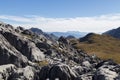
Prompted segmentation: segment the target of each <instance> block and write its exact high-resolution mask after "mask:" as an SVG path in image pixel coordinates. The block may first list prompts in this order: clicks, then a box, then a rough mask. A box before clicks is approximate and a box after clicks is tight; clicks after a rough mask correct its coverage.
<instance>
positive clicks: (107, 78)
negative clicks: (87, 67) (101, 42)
mask: <svg viewBox="0 0 120 80" xmlns="http://www.w3.org/2000/svg"><path fill="white" fill-rule="evenodd" d="M117 77H118V74H117V73H116V72H114V71H111V70H109V69H108V68H103V67H101V68H99V69H98V70H97V71H96V73H95V75H94V79H93V80H119V79H117Z"/></svg>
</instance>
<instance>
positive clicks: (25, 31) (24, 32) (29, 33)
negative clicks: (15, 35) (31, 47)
mask: <svg viewBox="0 0 120 80" xmlns="http://www.w3.org/2000/svg"><path fill="white" fill-rule="evenodd" d="M22 33H23V34H26V35H30V36H32V35H34V33H33V32H32V31H30V30H23V32H22Z"/></svg>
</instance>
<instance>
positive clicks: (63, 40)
mask: <svg viewBox="0 0 120 80" xmlns="http://www.w3.org/2000/svg"><path fill="white" fill-rule="evenodd" d="M58 41H59V42H62V43H64V44H69V41H68V40H67V39H66V38H65V37H63V36H61V37H60V38H59V39H58Z"/></svg>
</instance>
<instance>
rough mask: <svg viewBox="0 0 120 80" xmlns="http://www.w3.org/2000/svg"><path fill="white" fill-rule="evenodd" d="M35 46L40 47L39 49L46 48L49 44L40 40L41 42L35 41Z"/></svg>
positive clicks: (48, 47)
mask: <svg viewBox="0 0 120 80" xmlns="http://www.w3.org/2000/svg"><path fill="white" fill-rule="evenodd" d="M36 46H37V47H38V48H39V49H41V50H43V49H44V50H48V49H50V45H49V44H47V43H44V42H42V43H40V42H39V43H36Z"/></svg>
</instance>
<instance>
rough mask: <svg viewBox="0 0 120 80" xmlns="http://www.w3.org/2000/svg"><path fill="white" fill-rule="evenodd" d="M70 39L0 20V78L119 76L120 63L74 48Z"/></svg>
mask: <svg viewBox="0 0 120 80" xmlns="http://www.w3.org/2000/svg"><path fill="white" fill-rule="evenodd" d="M39 32H40V33H39ZM46 35H47V36H46ZM90 35H93V34H89V35H88V36H90ZM71 39H75V38H69V39H68V38H66V37H63V36H62V37H60V38H59V39H58V40H55V39H51V38H50V37H49V35H48V34H46V33H44V32H43V31H42V30H37V31H36V30H33V29H24V28H23V27H20V26H19V27H17V28H14V27H13V26H12V25H10V24H5V23H0V80H120V65H118V64H116V63H115V62H114V61H113V60H110V59H109V60H102V59H100V58H99V57H97V56H96V55H92V56H90V55H88V54H87V53H85V52H84V51H82V50H81V49H77V48H74V46H73V44H71V43H72V42H71ZM76 40H77V39H76ZM84 40H87V39H84ZM83 42H84V41H83Z"/></svg>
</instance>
